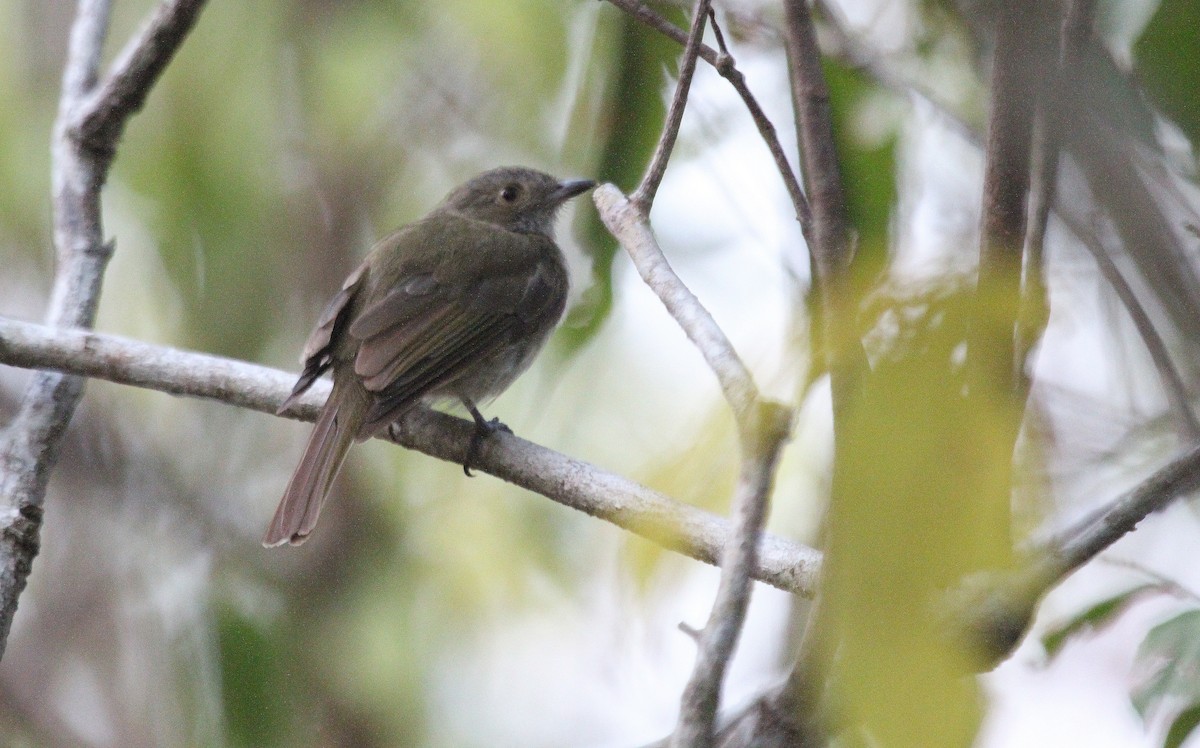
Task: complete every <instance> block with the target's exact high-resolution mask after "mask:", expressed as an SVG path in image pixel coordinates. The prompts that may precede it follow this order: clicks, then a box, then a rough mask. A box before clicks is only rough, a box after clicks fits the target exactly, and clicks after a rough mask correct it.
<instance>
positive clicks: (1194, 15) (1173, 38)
mask: <svg viewBox="0 0 1200 748" xmlns="http://www.w3.org/2000/svg"><path fill="white" fill-rule="evenodd" d="M1197 49H1200V3H1197V2H1196V1H1195V0H1162V2H1161V3H1160V4H1159V6H1158V12H1157V13H1155V14H1154V18H1153V19H1152V20H1151V22H1150V25H1149V26H1148V27H1147V28H1146V30H1145V31H1144V32H1143V33H1142V35H1141V36H1140V37H1138V40H1137V43H1136V44H1135V45H1134V48H1133V51H1134V55H1135V56H1136V58H1137V76H1138V81H1139V82H1141V83H1143V84H1144V85H1145V88H1146V92H1147V93H1148V94H1149V95H1150V99H1151V100H1152V101H1153V102H1154V103H1155V104H1156V105H1158V106H1159V107H1160V108H1161V109H1162V111H1163V113H1164V114H1165V115H1166V116H1167V117H1168V118H1170V120H1171V121H1172V122H1174V123H1175V124H1176V125H1178V126H1179V128H1180V129H1181V130H1183V133H1184V135H1185V136H1187V139H1188V140H1189V141H1191V142H1192V143H1193V144H1195V143H1198V142H1200V105H1197V103H1196V86H1195V82H1196V81H1197V80H1200V55H1197V54H1196V50H1197Z"/></svg>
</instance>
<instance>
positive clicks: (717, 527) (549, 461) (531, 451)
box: [0, 317, 820, 596]
mask: <svg viewBox="0 0 1200 748" xmlns="http://www.w3.org/2000/svg"><path fill="white" fill-rule="evenodd" d="M0 363H3V364H6V365H10V366H20V367H25V368H40V369H53V370H57V371H65V372H70V373H72V374H76V375H83V376H88V377H96V378H99V379H105V380H108V381H112V382H117V383H120V384H128V385H132V386H135V387H142V388H146V389H153V390H157V391H159V392H166V393H168V394H172V395H181V396H189V397H200V398H204V399H208V400H215V401H218V402H222V403H226V404H228V405H233V406H236V407H242V408H249V409H251V410H257V411H259V412H261V413H266V414H269V415H274V414H275V411H276V409H277V408H278V407H279V405H280V403H282V402H283V401H284V400H285V399H286V397H287V396H288V394H290V392H291V389H292V384H293V383H294V381H295V375H294V374H289V373H287V372H283V371H279V370H277V369H270V368H266V367H263V366H256V365H254V364H248V363H245V362H241V361H234V360H231V359H226V358H220V357H218V356H210V355H206V354H201V353H193V352H189V351H181V350H177V349H174V348H166V347H163V346H157V345H151V344H148V343H141V342H137V341H133V340H128V339H126V338H120V337H117V336H114V335H102V334H99V333H93V332H87V331H83V330H65V329H56V328H51V327H46V326H43V325H36V324H31V323H28V322H18V321H16V320H10V319H5V318H3V317H0ZM328 394H329V384H328V383H327V382H324V381H322V382H318V383H317V384H316V385H314V387H313V389H312V391H311V392H309V393H308V395H306V396H305V398H304V399H303V400H302V401H301V403H300V404H299V405H298V406H297V407H296V408H295V409H294V410H292V411H289V412H288V413H287V415H288V416H289V417H292V418H298V419H301V420H306V421H313V420H315V419H316V417H317V414H318V412H319V411H320V408H321V405H322V404H323V403H324V400H325V398H326V397H327V396H328ZM473 428H474V425H473V424H472V423H471V422H469V421H465V420H463V419H460V418H455V417H453V416H449V415H446V414H444V413H438V412H436V411H430V410H420V411H415V412H414V413H412V414H411V415H410V416H409V417H408V418H407V419H406V420H405V421H404V422H403V424H402V426H401V427H400V428H398V429H396V431H395V433H394V434H392V435H391V436H392V441H394V442H395V443H397V444H400V445H402V446H404V447H408V448H410V449H415V450H417V451H419V452H422V453H424V454H427V455H430V456H432V457H436V458H438V459H442V460H446V461H449V462H457V463H461V462H462V460H463V448H464V445H466V444H467V443H468V442H469V437H470V434H471V432H472V429H473ZM473 466H475V467H478V468H479V469H480V470H483V471H484V472H487V473H490V474H492V475H494V476H496V477H498V478H501V479H503V480H506V481H508V482H510V483H513V484H515V485H518V486H521V487H522V488H526V489H528V490H530V491H533V492H535V493H539V494H542V495H543V496H546V497H547V498H549V499H551V500H553V501H556V502H558V503H560V504H563V505H564V506H567V507H570V508H572V509H576V510H578V511H581V512H586V513H587V514H590V515H592V516H594V517H598V518H600V519H603V520H605V521H607V522H611V523H613V524H615V525H617V526H618V527H621V528H623V529H626V530H628V531H630V532H633V533H635V534H637V535H641V536H642V537H644V538H647V539H649V540H651V541H653V542H655V543H658V544H659V545H662V546H664V547H666V548H669V549H671V550H673V551H677V552H679V553H682V554H684V555H687V556H691V557H692V558H695V559H697V560H700V561H704V562H705V563H710V564H714V563H716V562H717V559H718V558H719V557H720V555H721V549H722V548H723V547H724V543H725V540H726V538H727V537H728V536H729V533H730V523H729V522H728V521H726V520H724V519H721V518H718V517H715V516H713V515H712V514H710V513H708V512H705V511H703V510H700V509H696V508H695V507H692V506H690V505H687V504H683V503H680V502H678V501H676V500H674V499H671V498H669V497H667V496H664V495H663V494H660V493H658V492H656V491H652V490H650V489H648V488H645V487H644V486H641V485H639V484H637V483H635V482H633V481H631V480H628V479H626V478H623V477H621V476H618V475H614V474H612V473H608V472H605V471H603V470H601V469H600V468H597V467H595V466H594V465H590V464H588V463H586V462H583V461H580V460H576V459H573V458H570V457H567V456H565V455H562V454H559V453H557V452H554V451H552V450H550V449H546V448H545V447H541V446H538V445H536V444H533V443H531V442H528V441H525V440H524V439H520V438H518V437H516V436H513V435H511V434H505V433H503V432H498V433H496V434H494V435H493V436H492V437H491V438H489V439H488V442H487V445H486V447H485V449H484V450H483V453H482V454H481V455H480V456H479V459H478V462H477V463H475V464H474V465H473ZM757 551H758V564H757V565H756V567H755V568H754V570H753V574H752V576H753V577H754V578H755V579H758V580H760V581H763V582H766V583H767V584H770V585H772V586H775V587H778V588H779V589H782V590H785V591H789V592H793V593H796V594H799V595H804V596H807V595H810V594H811V593H812V590H813V582H814V580H815V578H816V574H817V568H818V567H819V566H820V554H819V553H818V552H816V551H814V550H812V549H811V548H807V547H805V546H802V545H799V544H797V543H793V542H791V541H788V540H784V539H782V538H778V537H775V536H771V535H762V536H761V537H760V538H759V542H758V545H757Z"/></svg>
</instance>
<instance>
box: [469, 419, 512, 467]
mask: <svg viewBox="0 0 1200 748" xmlns="http://www.w3.org/2000/svg"><path fill="white" fill-rule="evenodd" d="M463 402H464V404H465V405H466V406H467V410H469V411H471V417H472V418H474V419H475V430H474V431H473V432H472V433H471V441H470V443H469V444H468V445H467V457H466V459H465V460H463V473H465V474H466V476H467V477H468V478H473V477H474V475H473V474H472V473H471V466H472V465H474V464H475V462H476V460H478V459H479V452H480V450H482V449H483V440H484V439H486V438H488V437H489V436H491V435H492V434H494V433H496V432H497V431H503V432H504V433H506V434H511V433H512V429H510V428H509V427H508V426H505V425H504V424H503V423H501V421H500V419H499V418H493V419H492V420H490V421H489V420H487V419H486V418H484V417H483V415H482V414H481V413H480V412H479V408H476V407H475V404H474V403H472V402H470V401H467V400H464V401H463Z"/></svg>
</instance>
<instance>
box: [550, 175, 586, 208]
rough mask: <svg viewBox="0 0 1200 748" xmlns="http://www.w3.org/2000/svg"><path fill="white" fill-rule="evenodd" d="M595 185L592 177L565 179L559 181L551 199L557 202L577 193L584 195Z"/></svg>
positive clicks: (568, 198)
mask: <svg viewBox="0 0 1200 748" xmlns="http://www.w3.org/2000/svg"><path fill="white" fill-rule="evenodd" d="M595 186H596V183H595V182H594V181H593V180H591V179H564V180H563V181H561V182H559V183H558V188H557V189H555V190H554V192H553V193H552V194H551V199H552V200H554V202H556V203H561V202H564V201H566V200H570V199H571V198H573V197H575V196H576V195H582V194H583V193H585V192H587V191H588V190H590V189H591V188H593V187H595Z"/></svg>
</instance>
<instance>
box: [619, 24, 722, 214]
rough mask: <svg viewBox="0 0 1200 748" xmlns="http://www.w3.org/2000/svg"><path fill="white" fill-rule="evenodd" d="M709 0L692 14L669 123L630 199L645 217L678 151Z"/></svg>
mask: <svg viewBox="0 0 1200 748" xmlns="http://www.w3.org/2000/svg"><path fill="white" fill-rule="evenodd" d="M708 13H709V0H697V2H696V9H695V11H694V12H693V14H692V28H691V31H689V32H688V38H687V44H686V45H684V48H683V60H682V61H681V62H680V63H679V81H678V82H677V83H676V84H675V95H674V96H672V97H671V106H670V108H669V109H668V110H667V120H666V123H665V124H664V125H663V131H662V135H661V137H659V139H658V145H657V146H656V147H655V148H654V155H653V156H652V157H651V158H650V165H649V166H648V167H646V175H645V176H643V177H642V182H641V184H639V185H638V186H637V189H636V190H634V191H633V194H632V195H630V196H629V200H630V202H632V203H633V204H634V205H635V206H637V209H638V212H639V213H642V214H643V215H647V214H649V213H650V206H651V205H652V204H653V203H654V194H655V193H656V192H658V185H659V184H660V183H661V182H662V178H663V174H664V173H666V171H667V160H668V159H670V158H671V151H672V150H674V148H675V139H676V138H677V137H679V125H680V123H682V122H683V110H684V108H685V107H687V97H688V91H689V90H691V87H692V73H694V72H695V71H696V55H697V54H699V52H700V44H701V39H702V38H703V37H704V22H705V20H707V19H708Z"/></svg>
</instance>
